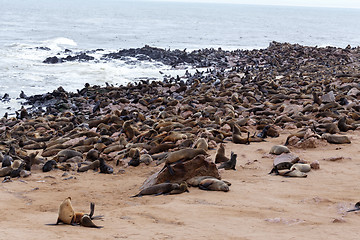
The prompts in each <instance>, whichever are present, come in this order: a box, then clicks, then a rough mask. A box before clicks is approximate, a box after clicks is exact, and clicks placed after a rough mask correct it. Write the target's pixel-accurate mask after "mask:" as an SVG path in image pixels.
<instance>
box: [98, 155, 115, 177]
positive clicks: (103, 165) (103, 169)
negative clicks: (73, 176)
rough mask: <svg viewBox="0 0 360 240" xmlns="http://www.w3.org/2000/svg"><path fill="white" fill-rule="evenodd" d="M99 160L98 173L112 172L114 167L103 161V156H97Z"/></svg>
mask: <svg viewBox="0 0 360 240" xmlns="http://www.w3.org/2000/svg"><path fill="white" fill-rule="evenodd" d="M99 161H100V173H106V174H112V173H113V172H114V169H113V168H112V167H111V166H109V165H107V164H106V163H105V160H104V159H103V158H99Z"/></svg>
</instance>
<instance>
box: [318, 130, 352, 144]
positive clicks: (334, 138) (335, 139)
mask: <svg viewBox="0 0 360 240" xmlns="http://www.w3.org/2000/svg"><path fill="white" fill-rule="evenodd" d="M321 138H323V139H325V140H326V141H328V143H334V144H345V143H351V141H350V139H349V138H348V137H347V136H345V135H333V134H327V133H326V134H323V135H322V136H321Z"/></svg>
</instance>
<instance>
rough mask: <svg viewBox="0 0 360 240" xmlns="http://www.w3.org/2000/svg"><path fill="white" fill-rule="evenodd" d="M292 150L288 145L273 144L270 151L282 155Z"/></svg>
mask: <svg viewBox="0 0 360 240" xmlns="http://www.w3.org/2000/svg"><path fill="white" fill-rule="evenodd" d="M289 152H290V150H289V149H288V148H287V147H286V146H283V145H275V146H272V147H271V149H270V152H269V153H271V154H275V155H280V154H282V153H289Z"/></svg>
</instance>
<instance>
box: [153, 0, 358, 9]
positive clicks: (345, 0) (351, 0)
mask: <svg viewBox="0 0 360 240" xmlns="http://www.w3.org/2000/svg"><path fill="white" fill-rule="evenodd" d="M157 1H165V2H204V3H209V2H211V3H238V4H256V5H284V6H306V7H341V8H360V1H359V0H157Z"/></svg>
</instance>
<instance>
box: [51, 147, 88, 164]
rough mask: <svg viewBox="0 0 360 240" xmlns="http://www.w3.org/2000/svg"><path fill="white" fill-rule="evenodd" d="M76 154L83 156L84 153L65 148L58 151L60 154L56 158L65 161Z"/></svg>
mask: <svg viewBox="0 0 360 240" xmlns="http://www.w3.org/2000/svg"><path fill="white" fill-rule="evenodd" d="M75 156H80V157H82V153H81V152H78V151H75V150H72V149H64V150H61V151H60V152H58V154H57V155H56V157H55V158H54V159H55V160H57V161H58V162H65V161H66V160H67V159H69V158H72V157H75Z"/></svg>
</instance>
